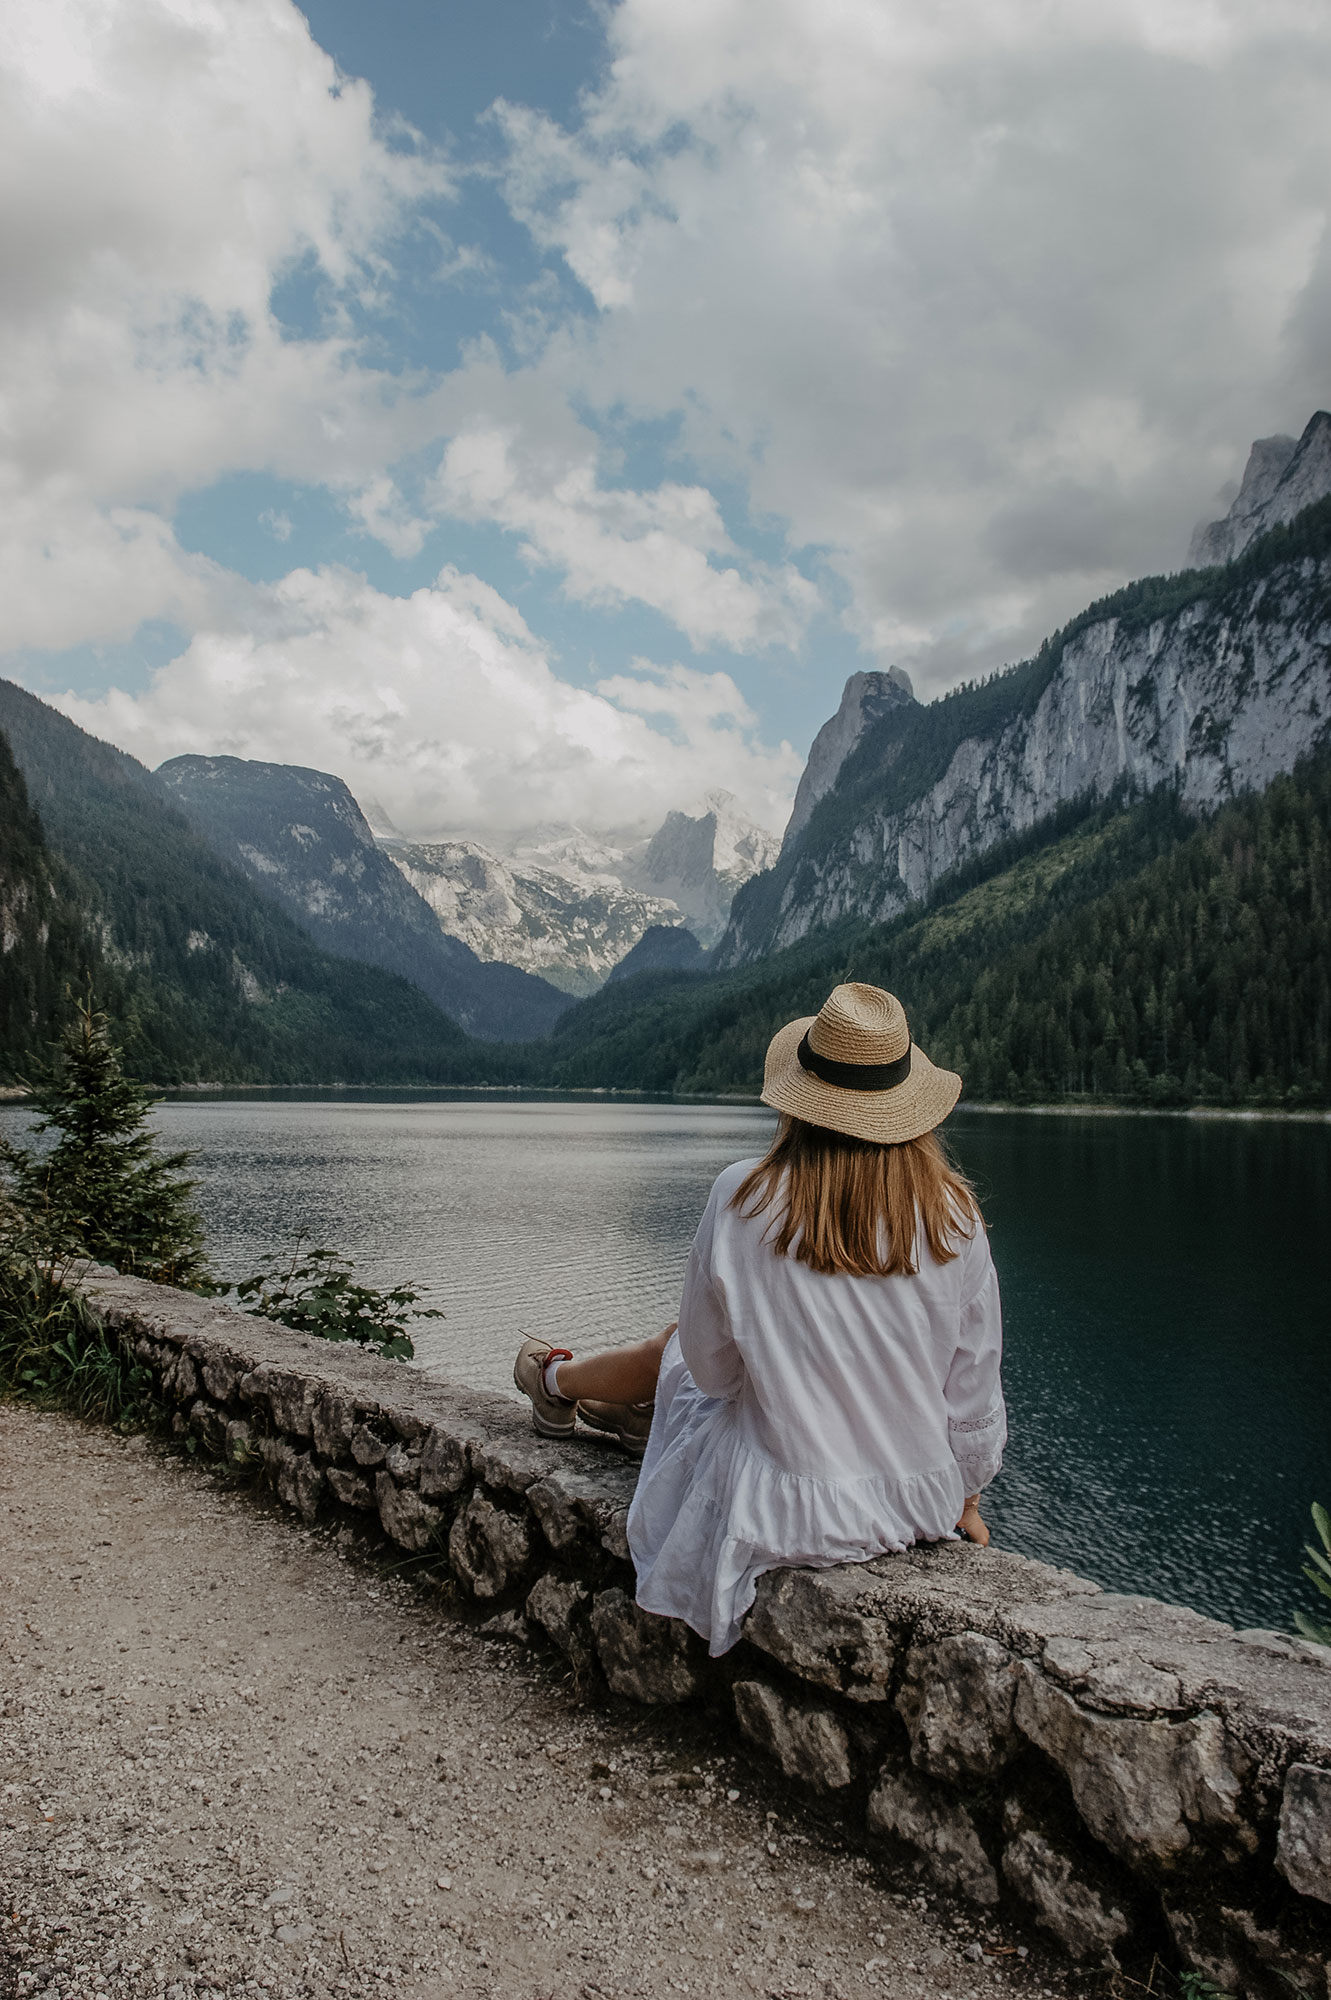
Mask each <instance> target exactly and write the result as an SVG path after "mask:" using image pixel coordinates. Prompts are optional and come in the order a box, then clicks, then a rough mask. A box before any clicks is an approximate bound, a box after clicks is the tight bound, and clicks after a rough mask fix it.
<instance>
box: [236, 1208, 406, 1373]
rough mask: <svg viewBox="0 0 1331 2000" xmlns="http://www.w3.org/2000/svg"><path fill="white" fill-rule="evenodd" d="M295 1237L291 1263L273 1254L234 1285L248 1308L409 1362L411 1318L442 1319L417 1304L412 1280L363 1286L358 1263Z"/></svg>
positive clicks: (322, 1336)
mask: <svg viewBox="0 0 1331 2000" xmlns="http://www.w3.org/2000/svg"><path fill="white" fill-rule="evenodd" d="M304 1242H305V1239H304V1238H303V1237H297V1239H296V1244H295V1248H294V1250H293V1251H292V1253H291V1259H290V1262H289V1263H287V1264H285V1268H283V1263H284V1260H283V1259H281V1258H279V1257H270V1258H269V1259H268V1260H267V1264H266V1267H265V1268H264V1269H263V1270H261V1271H259V1272H257V1273H256V1274H255V1276H254V1277H252V1278H245V1279H244V1280H242V1282H241V1283H240V1284H238V1285H237V1286H236V1297H237V1298H238V1299H240V1300H241V1302H242V1303H243V1304H244V1306H245V1310H246V1312H251V1313H257V1314H259V1315H260V1316H261V1317H262V1318H264V1319H275V1320H278V1321H280V1322H281V1324H282V1325H283V1326H291V1327H295V1328H296V1330H297V1331H298V1332H299V1333H312V1334H315V1335H317V1337H318V1338H319V1339H320V1340H354V1341H356V1342H357V1343H358V1345H359V1346H361V1347H373V1348H375V1349H376V1350H377V1351H378V1352H379V1353H380V1354H382V1355H383V1356H384V1358H385V1359H386V1360H388V1361H410V1360H411V1359H412V1357H413V1356H414V1354H415V1352H416V1349H415V1346H414V1344H413V1342H412V1339H411V1336H410V1334H409V1333H408V1332H407V1327H408V1325H409V1323H410V1322H411V1321H412V1320H417V1319H442V1318H443V1317H444V1315H443V1314H442V1313H441V1312H438V1311H436V1310H435V1309H433V1308H431V1307H428V1306H418V1305H417V1304H416V1301H417V1299H419V1298H420V1296H421V1294H420V1293H419V1292H418V1291H416V1290H414V1289H413V1287H412V1286H410V1285H394V1286H393V1287H392V1289H391V1290H389V1291H386V1292H381V1291H377V1290H375V1288H374V1287H373V1286H371V1285H363V1284H361V1283H360V1282H359V1280H358V1279H357V1278H356V1276H355V1266H354V1265H353V1264H351V1263H350V1262H349V1261H348V1260H347V1259H346V1258H345V1257H343V1256H341V1255H340V1254H339V1253H338V1252H337V1251H336V1250H306V1249H305V1248H304Z"/></svg>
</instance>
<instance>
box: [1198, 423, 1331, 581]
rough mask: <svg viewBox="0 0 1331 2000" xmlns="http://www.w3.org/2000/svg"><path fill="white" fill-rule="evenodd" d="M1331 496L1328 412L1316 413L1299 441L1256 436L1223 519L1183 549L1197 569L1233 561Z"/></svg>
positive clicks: (1201, 530)
mask: <svg viewBox="0 0 1331 2000" xmlns="http://www.w3.org/2000/svg"><path fill="white" fill-rule="evenodd" d="M1328 493H1331V414H1329V413H1328V412H1327V411H1326V410H1318V411H1317V412H1316V413H1315V414H1314V415H1313V416H1312V417H1311V418H1310V419H1309V422H1308V425H1307V428H1306V429H1305V431H1304V433H1303V436H1302V437H1301V438H1292V437H1266V438H1258V439H1257V441H1256V443H1255V444H1254V445H1253V448H1252V450H1251V451H1250V452H1249V454H1248V463H1247V465H1246V467H1245V468H1244V473H1243V483H1242V485H1241V486H1240V487H1239V490H1238V495H1237V497H1236V499H1235V501H1234V504H1233V506H1232V507H1231V508H1230V510H1229V512H1228V513H1227V514H1226V515H1225V518H1224V519H1223V521H1210V522H1207V523H1205V524H1204V525H1203V526H1202V527H1200V528H1198V530H1197V532H1196V533H1195V534H1194V536H1193V538H1192V543H1191V546H1190V547H1189V549H1188V561H1189V562H1190V563H1191V564H1192V565H1193V567H1194V568H1196V569H1208V568H1210V567H1211V566H1212V565H1213V564H1215V563H1227V562H1232V561H1233V560H1234V558H1235V556H1238V555H1242V553H1243V551H1244V550H1245V549H1246V548H1247V547H1248V544H1249V543H1250V542H1253V541H1255V540H1256V539H1257V537H1258V535H1261V534H1264V533H1265V532H1266V530H1267V529H1268V528H1274V527H1277V526H1279V525H1283V524H1285V523H1287V522H1289V521H1292V520H1294V518H1295V517H1296V515H1299V514H1301V513H1302V512H1303V510H1304V508H1305V507H1311V506H1312V505H1313V503H1314V501H1317V500H1324V499H1325V498H1326V496H1327V494H1328Z"/></svg>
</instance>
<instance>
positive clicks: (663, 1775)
mask: <svg viewBox="0 0 1331 2000" xmlns="http://www.w3.org/2000/svg"><path fill="white" fill-rule="evenodd" d="M0 1488H2V1489H3V1507H2V1508H0V1687H2V1689H3V1700H2V1702H0V1708H2V1709H3V1717H2V1719H0V1889H2V1890H3V1892H4V1896H5V1902H4V1911H3V1920H2V1921H0V1940H3V1942H2V1943H0V2000H10V1995H11V1994H14V1995H31V1994H42V1995H44V1996H47V2000H94V1996H97V1995H106V1996H108V2000H120V1996H129V1995H135V1996H137V1995H150V1996H156V1995H160V1994H162V1993H163V1992H165V1994H166V1996H167V2000H186V1996H188V2000H210V1996H214V2000H215V1996H220V1995H225V1996H227V2000H240V1996H245V2000H257V1996H258V1995H259V1994H260V1993H264V1994H277V1995H282V1996H292V2000H295V1996H302V2000H305V1997H306V1996H309V2000H324V1996H326V1995H334V1994H338V1995H341V1994H345V1995H351V1996H362V1995H376V1996H378V1995H382V1994H385V1993H389V1994H392V1995H393V1996H394V2000H435V1996H441V1995H450V1996H452V1995H457V1996H462V2000H481V1996H493V2000H565V1996H578V2000H602V1996H604V2000H619V1996H628V1995H646V1996H656V1995H662V1996H664V1995H667V1994H674V1993H687V1994H693V1995H697V1994H725V1995H732V1994H733V1995H748V1994H758V1995H761V1996H765V2000H766V1996H771V1997H772V2000H786V1996H792V1997H793V1996H796V1995H801V1996H803V1995H809V1996H812V1995H817V1996H820V2000H822V1996H835V2000H860V1996H862V1995H865V1996H867V1995H870V1994H873V1995H879V1996H881V1995H883V1994H885V1993H886V1994H890V1995H891V1996H893V2000H912V1996H915V1995H921V1996H924V1995H928V1996H940V1995H942V1996H946V1995H950V1996H953V2000H970V1996H972V1995H981V1994H986V1995H994V1996H999V1995H1011V1996H1013V2000H1018V1996H1020V2000H1028V1997H1029V1996H1032V1995H1041V1994H1046V1995H1047V1994H1050V1993H1051V1992H1053V1993H1055V1994H1058V1995H1060V1996H1061V1995H1063V1994H1064V1993H1070V1992H1072V1991H1073V1990H1074V1986H1073V1984H1072V1982H1071V1981H1065V1980H1064V1979H1063V1978H1062V1977H1061V1976H1060V1975H1058V1974H1057V1973H1055V1972H1051V1971H1050V1969H1049V1968H1048V1966H1047V1965H1043V1966H1042V1965H1041V1963H1040V1961H1041V1956H1042V1955H1041V1954H1040V1953H1039V1952H1038V1950H1033V1951H1031V1953H1030V1954H1029V1956H1025V1955H1024V1954H1025V1944H1024V1943H1022V1944H1021V1953H1022V1954H1023V1955H1019V1954H1018V1951H1017V1950H1016V1949H1015V1948H1014V1947H1015V1946H1016V1944H1017V1943H1018V1942H1019V1941H1018V1940H1015V1939H1012V1938H1009V1937H1008V1936H1006V1935H1005V1934H1004V1933H1003V1929H1002V1926H1001V1925H999V1924H997V1923H985V1922H977V1920H976V1919H975V1918H974V1917H973V1916H972V1915H970V1914H962V1913H959V1914H956V1915H952V1914H950V1913H949V1912H948V1911H946V1910H945V1909H943V1908H942V1907H940V1906H938V1905H937V1904H935V1903H934V1902H933V1901H932V1900H926V1898H924V1897H923V1896H921V1895H919V1894H918V1893H917V1891H916V1890H915V1888H914V1886H913V1884H912V1883H911V1881H910V1880H909V1878H901V1879H899V1880H897V1881H895V1883H894V1882H893V1881H891V1880H889V1879H888V1878H886V1877H885V1876H884V1875H883V1873H882V1872H881V1870H880V1869H879V1867H878V1865H877V1864H876V1863H874V1862H872V1861H870V1860H866V1859H865V1858H864V1857H863V1856H861V1855H858V1854H856V1853H855V1852H854V1851H853V1849H851V1848H849V1847H845V1846H843V1845H842V1843H841V1840H840V1838H839V1834H838V1827H837V1822H836V1818H835V1814H828V1815H824V1816H821V1817H820V1816H819V1815H818V1814H817V1813H816V1812H814V1811H812V1810H811V1809H810V1808H808V1807H807V1806H802V1805H796V1804H794V1803H793V1802H792V1801H791V1800H790V1799H789V1798H788V1797H786V1796H783V1795H781V1794H780V1792H779V1791H778V1789H777V1788H776V1786H775V1785H774V1784H773V1783H772V1781H771V1780H770V1779H769V1778H768V1776H767V1774H766V1773H764V1772H760V1771H756V1770H755V1769H754V1768H753V1767H752V1766H751V1764H750V1762H749V1759H748V1758H747V1757H746V1756H745V1755H744V1754H742V1753H741V1754H737V1755H736V1756H734V1757H733V1758H732V1757H719V1756H717V1755H716V1754H715V1745H716V1739H715V1736H713V1737H712V1738H710V1739H708V1738H706V1737H705V1736H703V1735H701V1734H698V1733H697V1729H698V1725H695V1724H694V1723H692V1722H690V1721H689V1720H688V1719H687V1718H684V1719H682V1718H681V1717H680V1716H679V1715H678V1714H671V1713H667V1712H659V1711H658V1712H655V1713H652V1714H644V1712H643V1711H641V1710H636V1709H633V1708H631V1707H630V1706H629V1705H628V1704H618V1703H610V1702H607V1701H604V1700H597V1701H595V1702H590V1701H586V1700H583V1699H580V1697H579V1695H578V1691H577V1690H576V1688H575V1687H574V1686H573V1685H572V1683H571V1682H570V1681H569V1679H568V1677H567V1673H566V1672H565V1671H564V1670H563V1669H562V1668H560V1667H558V1666H556V1665H555V1664H552V1663H551V1662H548V1661H546V1660H544V1659H538V1658H535V1657H533V1656H531V1655H529V1654H527V1653H526V1652H522V1651H519V1650H517V1649H515V1648H514V1647H513V1646H512V1645H510V1644H505V1643H504V1642H502V1641H498V1640H494V1639H487V1638H486V1637H485V1636H484V1635H483V1634H481V1633H480V1632H478V1631H477V1629H476V1627H475V1626H474V1625H473V1624H471V1623H469V1622H468V1621H467V1619H466V1618H465V1617H464V1616H462V1615H460V1614H459V1613H458V1612H457V1611H456V1610H455V1609H452V1608H450V1607H449V1605H448V1604H447V1603H444V1602H442V1601H441V1599H440V1596H439V1594H438V1592H437V1591H431V1590H427V1589H426V1588H425V1587H417V1586H415V1585H412V1584H411V1583H409V1582H406V1581H404V1580H402V1579H401V1578H400V1577H397V1578H395V1577H394V1576H392V1575H391V1574H384V1573H383V1571H382V1570H381V1569H380V1568H379V1567H378V1566H377V1563H376V1559H374V1558H373V1557H372V1556H371V1555H369V1554H367V1553H366V1552H364V1551H362V1550H360V1549H359V1548H358V1547H357V1546H356V1544H355V1542H354V1540H353V1538H352V1537H351V1535H350V1534H349V1533H348V1532H347V1531H341V1532H340V1533H339V1532H337V1531H333V1530H313V1531H309V1532H306V1531H303V1530H301V1529H300V1528H298V1527H295V1526H293V1525H292V1522H291V1520H290V1518H289V1517H287V1516H285V1515H283V1516H281V1517H279V1516H277V1515H275V1514H272V1513H269V1512H266V1511H265V1510H264V1509H263V1508H262V1506H260V1505H259V1504H257V1503H256V1501H255V1499H254V1498H253V1497H251V1496H248V1495H245V1494H242V1493H237V1492H234V1491H232V1490H230V1489H228V1488H227V1487H226V1486H224V1485H223V1484H221V1483H220V1482H219V1481H218V1480H217V1479H216V1478H215V1477H214V1476H213V1475H211V1474H209V1473H206V1472H204V1471H202V1470H200V1469H198V1468H196V1467H195V1466H194V1465H192V1464H191V1463H190V1462H189V1461H186V1460H181V1459H178V1458H175V1457H173V1456H171V1455H168V1454H163V1453H160V1452H159V1451H158V1450H157V1449H156V1448H154V1447H151V1446H149V1445H147V1444H145V1443H144V1442H143V1441H142V1440H139V1439H129V1440H124V1439H120V1438H117V1437H115V1436H113V1435H111V1434H110V1433H107V1432H104V1431H99V1430H96V1429H92V1428H88V1427H85V1426H83V1425H80V1424H77V1423H75V1422H72V1421H71V1420H69V1419H67V1418H64V1417H59V1416H53V1415H41V1414H36V1413H34V1412H32V1411H30V1410H27V1409H23V1408H19V1407H14V1406H8V1405H0ZM379 1560H382V1558H379ZM894 1890H895V1893H894ZM985 1947H988V1955H986V1956H983V1957H982V1956H981V1952H982V1950H984V1948H985ZM1075 1990H1080V1991H1082V1992H1084V1991H1085V1990H1086V1989H1085V1987H1084V1985H1083V1986H1081V1987H1080V1988H1078V1989H1075Z"/></svg>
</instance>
